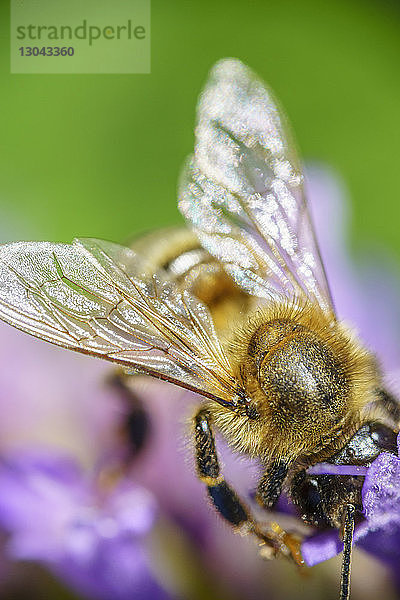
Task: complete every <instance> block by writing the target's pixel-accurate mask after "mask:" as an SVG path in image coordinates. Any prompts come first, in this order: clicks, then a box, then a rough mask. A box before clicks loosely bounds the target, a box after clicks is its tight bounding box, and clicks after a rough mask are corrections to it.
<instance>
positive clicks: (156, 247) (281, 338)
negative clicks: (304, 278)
mask: <svg viewBox="0 0 400 600" xmlns="http://www.w3.org/2000/svg"><path fill="white" fill-rule="evenodd" d="M131 247H132V249H134V250H135V251H137V252H140V254H141V255H142V256H143V257H145V261H146V262H145V268H146V269H148V270H149V273H153V272H155V271H158V270H160V269H162V270H164V271H165V272H166V273H167V275H168V278H171V279H174V280H175V282H176V283H177V284H178V285H179V286H180V288H181V289H182V290H184V289H186V290H189V291H190V292H191V293H192V294H193V295H195V296H196V297H197V298H199V299H200V300H201V301H202V302H203V303H204V304H206V305H207V306H208V308H209V310H210V312H211V314H212V317H213V320H214V323H215V326H216V329H217V333H218V335H219V337H220V338H221V339H222V340H223V342H224V346H225V350H226V352H227V354H228V356H229V358H230V362H231V364H232V367H233V370H234V374H235V377H236V378H237V380H238V381H239V382H240V383H241V384H242V385H243V388H244V389H245V391H246V393H247V394H248V395H249V396H250V397H251V398H252V399H253V402H254V403H255V406H256V408H257V412H258V414H259V415H260V418H258V419H254V420H249V419H248V418H247V416H243V415H240V414H237V413H233V412H232V411H231V410H227V409H225V408H224V407H223V406H221V405H218V404H216V403H214V402H210V403H207V409H208V411H209V412H210V414H211V415H212V418H213V422H214V423H215V425H216V426H217V427H218V428H219V429H220V430H221V432H222V433H223V434H224V436H225V437H226V439H227V440H228V442H229V443H230V445H231V446H232V447H234V448H235V450H237V451H239V452H245V453H247V454H249V455H250V456H254V457H258V458H261V459H262V460H263V462H265V463H266V464H268V463H271V462H273V461H275V460H283V461H285V462H287V463H288V464H293V463H294V462H295V461H297V462H298V463H299V464H302V465H310V464H315V463H316V462H318V461H320V460H323V459H325V458H327V457H329V456H331V455H332V454H333V453H334V452H336V451H337V450H340V449H341V448H342V447H344V446H345V445H346V443H347V442H348V440H349V439H350V438H351V437H352V435H353V434H354V432H355V431H356V430H357V429H358V428H359V426H360V423H361V422H362V412H363V409H364V407H365V406H367V405H368V404H369V403H370V402H372V401H373V400H374V394H375V390H376V389H377V388H379V374H378V370H377V367H376V364H375V361H374V359H373V357H372V355H371V354H370V353H368V352H367V351H366V350H364V349H363V348H362V346H361V345H360V344H359V342H358V341H357V340H356V339H355V337H354V335H353V334H352V333H351V332H350V331H349V330H348V329H347V328H346V327H345V326H344V325H342V324H341V323H339V322H337V321H335V319H334V318H333V315H331V314H330V313H329V312H324V311H323V310H322V309H321V308H320V307H319V306H318V305H316V304H312V303H310V302H305V301H303V302H301V301H299V302H296V301H295V300H293V301H288V300H287V299H285V298H282V301H281V302H277V301H276V300H275V301H274V302H271V303H270V304H268V303H267V304H266V305H265V306H263V307H262V308H259V307H256V306H255V303H254V299H252V298H251V297H250V296H249V295H247V294H245V293H244V292H243V291H241V290H240V288H239V287H238V286H237V285H235V283H234V282H233V281H232V279H231V278H230V277H228V276H227V274H226V273H225V271H224V268H223V266H222V265H221V263H220V262H218V261H217V260H215V259H214V258H213V257H212V256H211V255H210V254H209V253H208V252H207V251H206V250H204V248H202V246H201V245H200V244H199V241H198V239H197V238H196V236H194V235H193V233H192V232H191V231H190V230H188V229H186V228H183V227H177V228H169V229H162V230H160V231H157V232H152V233H149V234H145V235H143V236H141V237H139V238H138V239H137V240H135V241H134V242H133V243H132V244H131Z"/></svg>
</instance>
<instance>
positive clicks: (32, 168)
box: [0, 0, 400, 258]
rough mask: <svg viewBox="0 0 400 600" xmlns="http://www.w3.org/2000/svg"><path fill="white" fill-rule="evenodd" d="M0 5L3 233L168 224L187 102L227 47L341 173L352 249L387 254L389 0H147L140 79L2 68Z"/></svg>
mask: <svg viewBox="0 0 400 600" xmlns="http://www.w3.org/2000/svg"><path fill="white" fill-rule="evenodd" d="M0 10H1V14H0V21H1V44H2V46H3V47H2V51H1V56H0V59H1V71H0V72H1V74H0V86H1V88H0V89H1V113H0V132H1V133H0V211H1V213H0V214H1V222H2V225H1V227H0V233H1V236H2V238H3V239H14V238H21V237H24V238H32V239H40V238H43V239H50V240H63V241H69V240H70V239H71V238H72V237H73V236H74V235H89V236H96V237H103V238H108V239H113V240H116V241H118V240H124V239H126V238H128V237H130V236H131V235H132V234H133V233H135V232H138V231H142V230H147V229H149V228H153V227H156V226H159V225H164V224H171V223H175V222H178V220H179V219H180V217H179V215H178V212H177V209H176V181H177V177H178V173H179V169H180V166H181V164H182V161H183V160H184V157H185V156H186V154H188V153H189V152H190V151H191V148H192V145H193V123H194V112H195V104H196V98H197V96H198V93H199V91H200V89H201V86H202V84H203V82H204V80H205V78H206V75H207V71H208V69H209V68H210V67H211V65H212V64H213V63H214V62H215V61H216V60H217V59H219V58H221V57H224V56H236V57H239V58H240V59H242V60H243V61H244V62H246V63H248V64H249V65H250V66H251V67H252V68H253V69H254V70H255V71H256V72H258V73H259V74H260V75H261V76H262V77H263V78H264V79H265V80H266V81H268V82H269V83H270V85H271V86H272V87H273V89H274V90H275V92H276V94H277V96H278V97H279V98H280V99H281V101H282V103H283V105H284V106H285V108H286V111H287V113H288V115H289V117H290V120H291V122H292V124H293V127H294V130H295V132H296V137H297V139H298V143H299V147H300V149H301V152H302V155H303V157H304V158H305V159H317V160H322V161H325V162H327V163H329V164H330V165H331V166H333V167H334V168H335V169H336V170H337V171H338V172H339V174H340V175H341V176H342V177H343V179H344V181H345V182H346V185H347V186H348V188H349V190H350V194H351V198H352V201H353V204H354V209H353V224H352V227H353V247H360V245H363V244H364V243H365V241H368V243H369V242H370V241H373V242H374V243H376V244H378V245H379V244H381V243H382V244H386V246H387V247H389V249H390V250H391V251H393V253H394V255H395V256H397V257H398V258H399V257H400V237H399V235H398V218H399V215H400V208H399V200H398V199H399V166H398V163H399V140H400V111H399V107H400V77H399V57H400V56H399V54H400V53H399V49H400V36H399V21H400V19H399V17H400V10H399V5H398V4H397V3H394V2H392V3H390V2H378V1H372V0H371V1H365V2H357V1H354V0H348V1H346V2H344V1H336V2H333V1H330V2H321V1H320V0H302V1H301V2H295V1H292V2H288V1H282V0H266V1H261V0H260V1H253V2H250V1H248V2H245V1H243V0H241V1H238V0H219V1H218V2H216V1H211V0H202V1H197V2H188V1H186V2H185V1H177V0H168V1H165V0H153V1H152V32H151V37H152V72H151V74H150V75H11V74H10V67H9V6H8V2H4V1H3V2H2V3H1V9H0Z"/></svg>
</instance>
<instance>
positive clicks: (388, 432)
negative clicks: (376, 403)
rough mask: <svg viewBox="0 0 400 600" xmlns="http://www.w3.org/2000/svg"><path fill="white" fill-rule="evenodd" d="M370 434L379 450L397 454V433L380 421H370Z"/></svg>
mask: <svg viewBox="0 0 400 600" xmlns="http://www.w3.org/2000/svg"><path fill="white" fill-rule="evenodd" d="M369 431H370V436H371V438H372V440H373V441H374V444H375V445H376V446H378V448H379V449H380V450H386V451H387V452H391V453H392V454H396V455H397V433H396V432H395V431H393V430H392V429H389V427H386V426H385V425H382V424H381V423H371V424H370V426H369Z"/></svg>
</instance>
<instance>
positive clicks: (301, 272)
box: [179, 59, 333, 312]
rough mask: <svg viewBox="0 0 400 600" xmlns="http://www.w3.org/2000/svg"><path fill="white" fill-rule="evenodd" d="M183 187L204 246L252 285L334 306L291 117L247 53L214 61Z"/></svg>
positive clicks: (187, 211)
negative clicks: (241, 58)
mask: <svg viewBox="0 0 400 600" xmlns="http://www.w3.org/2000/svg"><path fill="white" fill-rule="evenodd" d="M179 195H180V202H179V207H180V210H181V212H182V213H183V215H184V216H185V217H186V219H188V220H189V222H190V223H191V225H192V228H193V229H194V231H195V232H196V234H197V235H198V237H199V239H200V241H201V243H202V245H203V247H204V248H206V249H207V250H208V251H209V252H210V253H211V254H213V255H214V256H215V257H217V258H218V259H219V260H220V261H221V262H222V263H223V264H224V266H225V269H226V271H227V272H228V273H229V274H230V275H231V276H232V277H233V279H234V280H235V281H236V283H237V284H239V285H240V286H241V287H242V288H243V289H244V290H245V291H246V292H248V293H249V294H252V295H255V296H259V297H262V298H271V296H272V297H273V296H276V295H277V294H280V295H281V294H282V293H283V294H285V295H288V296H291V297H293V296H296V297H299V296H304V295H306V296H307V297H309V298H311V299H313V300H314V301H317V302H318V303H319V304H320V305H321V306H322V307H323V308H324V309H328V310H331V311H332V312H333V303H332V298H331V294H330V290H329V286H328V282H327V279H326V276H325V272H324V267H323V264H322V260H321V257H320V254H319V249H318V245H317V242H316V239H315V235H314V230H313V226H312V222H311V219H310V215H309V213H308V209H307V203H306V199H305V196H304V189H303V175H302V170H301V166H300V163H299V160H298V158H297V155H296V152H295V149H294V144H293V142H292V140H291V137H290V134H289V133H288V131H287V124H286V122H285V117H284V115H283V113H282V112H281V111H280V109H279V108H278V106H277V103H276V101H275V99H274V97H273V95H272V94H271V91H270V90H269V89H268V88H267V87H266V86H265V85H264V84H263V83H262V82H261V81H260V80H259V79H258V78H257V77H256V76H255V75H254V74H253V73H252V71H250V70H249V69H248V68H247V67H246V66H244V65H243V64H242V63H241V62H239V61H238V60H234V59H226V60H223V61H221V62H219V63H217V65H216V66H215V67H214V69H213V70H212V71H211V74H210V78H209V81H208V83H207V85H206V87H205V90H204V91H203V93H202V95H201V97H200V101H199V106H198V121H197V127H196V144H195V151H194V155H193V156H192V157H191V158H190V160H189V162H188V164H187V166H186V168H185V169H184V172H183V175H182V179H181V183H180V194H179Z"/></svg>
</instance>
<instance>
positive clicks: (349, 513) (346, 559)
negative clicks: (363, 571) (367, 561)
mask: <svg viewBox="0 0 400 600" xmlns="http://www.w3.org/2000/svg"><path fill="white" fill-rule="evenodd" d="M355 510H356V509H355V507H354V506H353V504H347V506H346V511H345V521H344V533H343V559H342V574H341V578H340V600H349V597H350V572H351V550H352V546H353V534H354V513H355Z"/></svg>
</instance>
